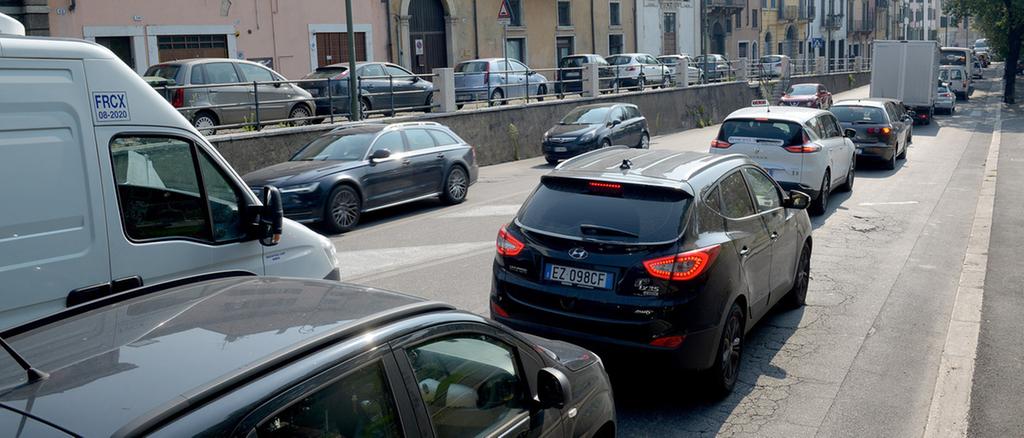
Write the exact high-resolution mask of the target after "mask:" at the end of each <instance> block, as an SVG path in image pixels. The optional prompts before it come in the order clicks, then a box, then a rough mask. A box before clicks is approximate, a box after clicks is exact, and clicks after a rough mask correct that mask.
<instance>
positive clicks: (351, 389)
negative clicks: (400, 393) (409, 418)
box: [256, 363, 402, 438]
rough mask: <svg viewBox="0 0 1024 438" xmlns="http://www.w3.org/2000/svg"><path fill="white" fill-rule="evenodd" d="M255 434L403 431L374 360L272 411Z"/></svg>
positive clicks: (382, 437) (385, 436) (379, 437)
mask: <svg viewBox="0 0 1024 438" xmlns="http://www.w3.org/2000/svg"><path fill="white" fill-rule="evenodd" d="M256 436H259V437H260V438H267V437H270V438H276V437H294V436H337V437H348V438H357V437H359V438H361V437H374V438H390V437H401V436H402V432H401V428H400V425H399V419H398V410H397V409H396V408H395V400H394V397H393V396H392V394H391V389H390V388H389V387H388V383H387V379H386V377H385V375H384V370H383V368H382V367H381V364H380V363H376V364H373V365H370V366H367V367H365V368H362V369H360V370H357V371H355V372H353V373H351V374H349V375H347V376H345V377H342V378H341V379H340V380H338V381H337V382H334V383H332V384H330V385H328V386H327V387H325V388H323V389H320V390H318V391H317V392H315V393H313V394H310V395H309V396H307V397H306V398H303V399H302V400H299V401H298V402H297V403H295V404H293V405H291V406H289V407H288V408H286V409H285V410H283V411H281V412H279V413H277V414H275V415H274V416H273V417H271V418H269V419H267V420H266V421H264V422H263V423H262V424H260V425H259V426H258V427H257V428H256Z"/></svg>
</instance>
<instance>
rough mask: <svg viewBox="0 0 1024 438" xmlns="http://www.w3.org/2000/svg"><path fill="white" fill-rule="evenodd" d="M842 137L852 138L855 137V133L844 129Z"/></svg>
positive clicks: (852, 130)
mask: <svg viewBox="0 0 1024 438" xmlns="http://www.w3.org/2000/svg"><path fill="white" fill-rule="evenodd" d="M843 136H844V137H846V138H854V137H856V136H857V131H856V130H854V129H851V128H846V129H844V130H843Z"/></svg>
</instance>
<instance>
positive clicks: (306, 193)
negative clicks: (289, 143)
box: [243, 122, 478, 233]
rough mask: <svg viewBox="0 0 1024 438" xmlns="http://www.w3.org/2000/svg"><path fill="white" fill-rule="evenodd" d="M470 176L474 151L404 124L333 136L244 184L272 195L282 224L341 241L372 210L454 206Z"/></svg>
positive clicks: (448, 136) (419, 125)
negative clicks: (427, 203) (314, 228)
mask: <svg viewBox="0 0 1024 438" xmlns="http://www.w3.org/2000/svg"><path fill="white" fill-rule="evenodd" d="M477 174H478V168H477V164H476V151H475V150H474V149H473V147H472V146H470V145H468V144H466V142H465V141H464V140H462V139H461V138H459V136H458V135H456V134H455V133H454V132H452V131H451V130H450V129H448V128H447V127H445V126H443V125H440V124H438V123H433V122H409V123H396V124H391V125H384V124H369V125H358V126H353V127H341V128H337V129H335V130H333V131H331V132H328V133H327V134H324V135H322V136H320V137H317V138H316V139H314V140H313V141H311V142H309V144H307V145H306V146H304V147H303V148H302V149H300V150H299V151H298V152H296V153H295V155H293V156H292V157H291V159H289V160H288V161H286V162H284V163H279V164H275V165H273V166H270V167H266V168H263V169H260V170H257V171H255V172H252V173H249V174H247V175H245V176H244V177H243V179H245V181H246V183H247V184H248V185H249V186H250V187H252V188H253V190H259V189H258V188H259V187H263V186H267V185H272V186H276V187H277V188H279V189H280V191H281V195H282V198H283V199H282V200H283V202H284V214H285V216H286V217H288V218H291V219H294V220H296V221H299V222H307V223H308V222H322V223H323V224H324V225H325V226H326V227H327V229H328V230H329V231H331V232H334V233H341V232H345V231H349V230H351V229H352V228H353V227H355V225H356V224H357V223H359V218H360V216H361V215H362V213H365V212H368V211H372V210H378V209H382V208H386V207H390V206H393V205H398V204H403V203H406V202H412V201H417V200H421V199H426V198H431V197H440V198H441V201H442V202H444V203H446V204H458V203H460V202H462V201H464V200H465V199H466V195H467V194H468V193H469V186H470V185H472V184H474V183H475V182H476V179H477Z"/></svg>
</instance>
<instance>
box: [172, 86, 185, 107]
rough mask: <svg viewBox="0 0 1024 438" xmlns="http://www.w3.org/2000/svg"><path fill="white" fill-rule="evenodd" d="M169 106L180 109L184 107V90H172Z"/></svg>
mask: <svg viewBox="0 0 1024 438" xmlns="http://www.w3.org/2000/svg"><path fill="white" fill-rule="evenodd" d="M171 106H173V107H175V108H181V107H183V106H185V89H184V88H179V89H177V90H174V96H173V97H172V98H171Z"/></svg>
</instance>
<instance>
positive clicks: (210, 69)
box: [202, 62, 242, 84]
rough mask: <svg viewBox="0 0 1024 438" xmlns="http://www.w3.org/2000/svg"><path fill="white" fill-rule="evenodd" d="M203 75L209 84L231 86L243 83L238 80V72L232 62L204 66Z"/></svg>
mask: <svg viewBox="0 0 1024 438" xmlns="http://www.w3.org/2000/svg"><path fill="white" fill-rule="evenodd" d="M202 68H203V73H204V76H205V78H206V83H207V84H231V83H235V82H242V81H241V80H240V79H238V72H236V71H235V66H234V65H232V64H231V63H230V62H211V63H209V64H203V66H202Z"/></svg>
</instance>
